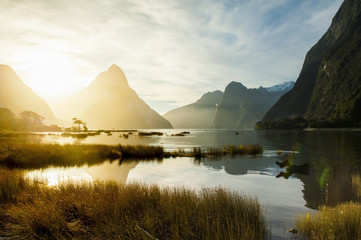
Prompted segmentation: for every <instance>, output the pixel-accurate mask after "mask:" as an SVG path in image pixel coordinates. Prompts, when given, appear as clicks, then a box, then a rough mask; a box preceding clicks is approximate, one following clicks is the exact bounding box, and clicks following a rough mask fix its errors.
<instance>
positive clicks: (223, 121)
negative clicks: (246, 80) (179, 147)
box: [163, 82, 294, 129]
mask: <svg viewBox="0 0 361 240" xmlns="http://www.w3.org/2000/svg"><path fill="white" fill-rule="evenodd" d="M293 84H294V82H286V83H282V84H278V85H275V86H272V87H269V88H263V87H259V88H258V89H248V88H246V87H245V86H243V85H242V84H241V83H238V82H231V83H230V84H228V85H227V87H226V89H225V91H224V93H223V92H221V91H214V92H208V93H206V94H204V95H203V96H202V97H201V98H200V99H199V100H198V101H196V102H195V103H192V104H189V105H186V106H183V107H180V108H176V109H173V110H171V111H169V112H167V113H166V114H164V115H163V117H164V118H166V119H167V120H169V121H170V122H171V123H172V125H173V127H175V128H228V129H233V128H254V126H255V124H256V122H257V121H260V120H261V119H262V117H263V116H264V114H265V113H266V112H267V111H268V110H269V109H270V108H271V106H272V105H273V104H274V103H275V102H276V101H277V100H278V99H279V98H280V97H281V95H282V94H284V93H286V92H288V91H289V90H290V89H291V88H292V87H293Z"/></svg>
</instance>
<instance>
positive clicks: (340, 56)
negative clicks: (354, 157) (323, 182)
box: [263, 0, 361, 125]
mask: <svg viewBox="0 0 361 240" xmlns="http://www.w3.org/2000/svg"><path fill="white" fill-rule="evenodd" d="M360 19H361V2H360V1H359V0H345V1H344V2H343V4H342V5H341V7H340V9H339V10H338V12H337V13H336V15H335V16H334V18H333V20H332V23H331V26H330V27H329V29H328V30H327V32H326V33H325V34H324V35H323V36H322V38H321V39H320V40H319V41H318V42H317V43H316V44H315V45H314V46H313V47H312V48H311V49H310V50H309V52H308V53H307V55H306V58H305V61H304V64H303V67H302V70H301V72H300V75H299V77H298V79H297V81H296V84H295V86H294V88H293V89H292V90H291V91H290V92H288V93H287V94H285V95H284V96H282V97H281V99H280V100H279V101H278V102H277V103H276V104H275V105H274V106H273V107H272V108H271V109H270V111H268V112H267V114H266V115H265V116H264V118H263V121H274V120H279V119H283V118H295V117H303V118H306V119H308V120H326V121H347V122H349V121H351V122H353V123H352V124H353V125H357V124H359V123H360V122H361V117H360V116H361V114H360V112H361V109H360V108H361V107H360V104H359V103H360V102H361V94H360V92H361V70H360V62H361V52H360V51H361V48H360V46H361V20H360Z"/></svg>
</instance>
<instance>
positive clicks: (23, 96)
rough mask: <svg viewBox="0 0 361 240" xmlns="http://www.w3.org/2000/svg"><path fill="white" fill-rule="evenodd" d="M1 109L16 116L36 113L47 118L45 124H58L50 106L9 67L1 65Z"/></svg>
mask: <svg viewBox="0 0 361 240" xmlns="http://www.w3.org/2000/svg"><path fill="white" fill-rule="evenodd" d="M0 107H1V108H7V109H10V110H11V111H12V112H13V113H15V114H16V115H18V114H19V113H21V112H22V111H24V110H28V111H32V112H36V113H37V114H39V115H41V116H42V117H44V118H45V120H44V122H45V123H47V124H50V123H52V124H53V123H57V119H56V117H55V116H54V114H53V112H52V110H51V109H50V107H49V105H48V104H47V103H46V102H45V101H44V100H43V99H42V98H41V97H39V96H38V95H37V94H36V93H34V91H33V90H32V89H31V88H30V87H28V86H27V85H26V84H25V83H24V82H23V81H22V80H21V79H20V78H19V76H18V75H17V74H16V73H15V71H14V70H13V69H12V68H11V67H9V66H7V65H0Z"/></svg>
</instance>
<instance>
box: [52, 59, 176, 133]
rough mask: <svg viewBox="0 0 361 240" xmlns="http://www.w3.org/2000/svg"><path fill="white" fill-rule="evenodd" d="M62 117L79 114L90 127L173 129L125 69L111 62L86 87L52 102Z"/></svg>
mask: <svg viewBox="0 0 361 240" xmlns="http://www.w3.org/2000/svg"><path fill="white" fill-rule="evenodd" d="M53 106H54V109H55V110H56V111H57V112H58V113H59V116H61V117H62V118H63V119H67V120H71V119H72V118H73V117H77V118H79V119H81V120H83V121H85V122H87V126H88V127H89V128H98V129H99V128H100V129H113V128H115V129H131V128H172V125H171V124H170V123H169V122H168V121H167V120H165V119H164V118H163V117H162V116H160V115H159V114H158V113H157V112H155V111H154V110H153V109H151V108H150V107H149V106H148V105H147V104H146V103H145V102H144V101H143V100H142V99H140V98H139V97H138V95H137V93H136V92H135V91H134V90H133V89H132V88H130V86H129V84H128V81H127V78H126V77H125V75H124V73H123V71H122V70H121V69H120V68H119V67H118V66H117V65H112V66H111V67H110V68H109V69H108V70H107V71H105V72H102V73H100V74H99V75H98V76H97V77H96V78H95V79H94V81H93V82H92V83H91V84H90V85H89V86H88V87H87V88H86V89H84V90H82V91H80V92H78V93H76V94H73V95H71V96H67V97H65V98H63V99H58V100H57V102H55V103H54V102H53Z"/></svg>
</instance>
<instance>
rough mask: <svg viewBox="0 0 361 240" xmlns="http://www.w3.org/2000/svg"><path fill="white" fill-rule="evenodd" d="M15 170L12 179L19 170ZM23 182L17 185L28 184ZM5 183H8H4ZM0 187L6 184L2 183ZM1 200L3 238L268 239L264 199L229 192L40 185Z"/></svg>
mask: <svg viewBox="0 0 361 240" xmlns="http://www.w3.org/2000/svg"><path fill="white" fill-rule="evenodd" d="M4 171H9V173H7V174H8V175H11V174H12V173H13V171H14V170H4ZM20 179H21V178H16V179H13V181H17V182H19V181H24V180H20ZM1 181H3V179H1ZM0 186H2V183H1V182H0ZM14 196H15V197H14V198H13V200H12V201H3V200H1V201H0V209H2V210H1V212H0V214H1V216H0V236H1V235H2V236H7V237H12V236H20V237H21V238H30V239H155V238H157V239H263V238H264V237H265V236H266V230H265V229H266V228H265V221H264V217H263V214H262V210H261V207H260V205H259V203H258V201H257V200H256V199H255V198H253V197H250V196H246V195H244V196H241V195H239V194H237V193H234V192H229V191H226V190H224V189H220V188H216V189H204V190H202V191H200V192H198V193H197V192H195V191H191V190H187V189H184V188H167V189H160V188H159V187H158V186H155V185H151V186H147V185H141V184H131V185H125V186H124V185H120V184H117V183H115V182H111V181H106V182H95V183H93V184H80V185H79V184H78V185H76V184H71V183H69V184H64V185H60V186H59V187H57V188H48V187H45V186H43V185H36V184H35V183H32V184H31V183H28V184H25V185H24V187H23V188H20V190H19V191H16V193H15V194H14Z"/></svg>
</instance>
